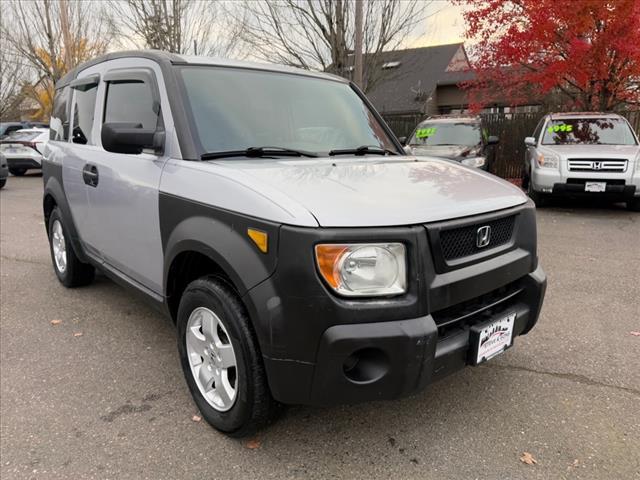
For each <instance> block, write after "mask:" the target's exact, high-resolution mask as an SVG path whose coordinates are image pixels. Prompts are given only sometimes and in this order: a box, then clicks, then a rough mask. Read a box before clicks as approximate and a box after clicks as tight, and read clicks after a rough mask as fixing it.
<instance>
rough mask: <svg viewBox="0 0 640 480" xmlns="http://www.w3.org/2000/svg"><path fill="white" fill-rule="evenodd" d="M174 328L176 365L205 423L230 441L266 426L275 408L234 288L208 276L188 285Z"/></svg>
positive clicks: (254, 340) (253, 340)
mask: <svg viewBox="0 0 640 480" xmlns="http://www.w3.org/2000/svg"><path fill="white" fill-rule="evenodd" d="M177 324H178V325H177V326H178V351H179V353H180V363H181V364H182V370H183V372H184V375H185V378H186V381H187V385H188V387H189V390H190V391H191V395H192V396H193V399H194V401H195V403H196V405H197V406H198V409H199V410H200V412H201V413H202V416H203V417H204V419H205V420H206V421H207V422H209V424H211V425H212V426H213V427H214V428H216V429H217V430H220V431H221V432H224V433H226V434H227V435H230V436H233V437H244V436H247V435H251V434H253V433H254V432H256V431H257V430H258V429H260V428H262V427H264V426H266V425H267V424H269V423H270V422H271V421H272V420H273V419H274V418H275V417H276V415H277V413H278V410H279V405H278V404H277V402H276V401H275V400H274V399H273V397H272V396H271V391H270V390H269V385H268V384H267V376H266V373H265V369H264V364H263V362H262V356H261V354H260V349H259V346H258V342H257V339H256V336H255V333H254V332H253V328H252V326H251V323H250V320H249V317H248V315H247V313H246V311H245V308H244V306H243V305H242V303H241V302H240V300H239V299H238V297H237V295H236V294H235V292H234V291H233V289H232V288H231V287H229V286H228V285H227V284H226V283H225V282H223V281H222V280H220V279H218V278H215V277H211V276H209V277H203V278H200V279H198V280H195V281H193V282H191V283H190V284H189V285H188V286H187V288H186V290H185V291H184V293H183V295H182V298H181V299H180V306H179V308H178V319H177ZM223 349H224V350H225V351H224V352H223Z"/></svg>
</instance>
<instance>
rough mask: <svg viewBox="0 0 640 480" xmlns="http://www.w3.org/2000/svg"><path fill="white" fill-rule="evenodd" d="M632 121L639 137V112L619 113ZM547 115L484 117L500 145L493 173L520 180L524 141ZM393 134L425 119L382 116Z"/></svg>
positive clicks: (406, 131) (403, 133)
mask: <svg viewBox="0 0 640 480" xmlns="http://www.w3.org/2000/svg"><path fill="white" fill-rule="evenodd" d="M620 113H621V114H622V115H623V116H624V117H626V118H627V120H629V123H630V124H631V126H632V127H633V129H634V130H635V131H636V132H638V133H640V111H638V110H636V111H623V112H620ZM544 115H545V113H544V112H536V113H483V114H481V117H482V120H483V122H484V124H485V125H486V128H487V130H488V131H489V135H496V136H498V137H499V138H500V143H499V144H498V145H497V146H496V147H495V151H494V155H493V158H492V159H491V161H490V170H491V172H492V173H494V174H496V175H498V176H500V177H502V178H520V177H521V175H522V166H523V164H524V154H525V150H526V148H525V145H524V139H525V137H528V136H531V135H532V134H533V131H534V130H535V128H536V125H537V124H538V121H540V119H541V118H542V117H543V116H544ZM383 116H384V119H385V121H386V122H387V124H388V125H389V127H391V130H393V132H394V133H395V134H396V135H397V136H398V137H407V136H409V135H410V134H411V132H412V131H413V129H414V128H415V127H416V125H417V124H418V123H419V122H420V121H421V120H423V119H424V116H423V115H415V114H410V115H383Z"/></svg>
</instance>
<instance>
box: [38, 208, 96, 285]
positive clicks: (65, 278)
mask: <svg viewBox="0 0 640 480" xmlns="http://www.w3.org/2000/svg"><path fill="white" fill-rule="evenodd" d="M67 238H69V237H68V235H67V228H66V227H65V225H64V221H63V220H62V216H61V215H60V210H58V207H56V208H54V209H53V212H51V216H50V217H49V251H50V252H51V261H52V262H53V270H54V271H55V273H56V276H57V277H58V280H60V283H62V284H63V285H64V286H65V287H67V288H73V287H81V286H83V285H88V284H90V283H91V282H92V281H93V278H94V276H95V269H94V268H93V266H91V265H89V264H87V263H83V262H81V261H80V260H79V259H78V257H77V255H76V252H75V250H74V249H73V245H72V244H71V242H68V241H66V239H67Z"/></svg>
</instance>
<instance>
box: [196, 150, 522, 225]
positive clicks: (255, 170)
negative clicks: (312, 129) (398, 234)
mask: <svg viewBox="0 0 640 480" xmlns="http://www.w3.org/2000/svg"><path fill="white" fill-rule="evenodd" d="M207 163H210V164H212V165H211V166H212V167H213V168H215V169H216V170H217V172H216V173H217V174H218V175H221V174H222V175H224V176H226V177H228V178H229V179H230V180H232V181H233V182H234V183H236V184H237V183H241V184H243V185H244V186H245V187H246V188H249V189H251V190H253V191H254V192H256V193H258V194H259V195H260V196H261V197H262V198H265V197H266V198H267V199H269V201H270V202H274V203H277V204H279V206H280V207H281V208H282V209H283V210H286V211H287V212H295V211H299V207H303V208H304V209H306V210H307V211H308V212H309V213H311V215H313V217H315V219H316V220H317V223H318V224H319V225H320V226H323V227H373V226H394V225H411V224H420V223H426V222H435V221H439V220H445V219H452V218H459V217H465V216H468V215H476V214H480V213H485V212H490V211H495V210H500V209H504V208H509V207H513V206H516V205H520V204H523V203H525V202H526V201H527V197H526V196H525V195H524V194H523V193H522V191H521V190H520V189H519V188H517V187H515V186H513V185H511V184H510V183H508V182H505V181H503V180H501V179H499V178H497V177H495V176H493V175H490V174H487V173H485V172H481V171H479V170H476V169H471V168H468V167H465V166H462V165H460V164H458V163H455V162H452V161H449V160H443V159H436V158H427V157H412V156H402V157H397V158H389V157H385V158H374V157H372V156H368V157H364V158H363V157H353V158H340V159H337V158H323V159H315V158H314V159H304V160H300V159H295V160H291V159H289V160H285V159H280V160H272V159H260V160H217V161H215V162H207ZM214 165H215V166H214ZM288 223H291V224H305V223H304V221H300V222H296V220H295V218H292V219H291V220H290V221H289V222H288Z"/></svg>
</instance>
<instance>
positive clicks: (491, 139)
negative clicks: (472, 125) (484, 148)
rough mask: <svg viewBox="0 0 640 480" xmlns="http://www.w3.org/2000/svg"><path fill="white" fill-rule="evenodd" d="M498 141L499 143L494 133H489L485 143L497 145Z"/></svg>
mask: <svg viewBox="0 0 640 480" xmlns="http://www.w3.org/2000/svg"><path fill="white" fill-rule="evenodd" d="M498 143H500V139H499V138H498V137H496V136H495V135H491V136H490V137H489V138H487V145H497V144H498Z"/></svg>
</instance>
